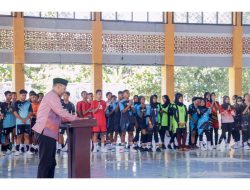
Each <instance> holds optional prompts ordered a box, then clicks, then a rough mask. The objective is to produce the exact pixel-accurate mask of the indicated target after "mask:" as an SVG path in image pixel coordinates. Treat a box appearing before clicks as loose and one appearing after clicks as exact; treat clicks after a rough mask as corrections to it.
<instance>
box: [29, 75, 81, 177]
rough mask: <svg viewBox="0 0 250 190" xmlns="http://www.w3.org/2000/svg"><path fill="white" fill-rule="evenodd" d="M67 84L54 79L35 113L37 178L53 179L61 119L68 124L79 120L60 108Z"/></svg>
mask: <svg viewBox="0 0 250 190" xmlns="http://www.w3.org/2000/svg"><path fill="white" fill-rule="evenodd" d="M67 84H68V81H67V80H65V79H62V78H54V79H53V87H52V90H51V91H50V92H48V93H47V94H46V95H45V96H44V98H43V100H42V102H41V104H40V106H39V109H38V112H37V120H36V124H35V125H34V127H33V130H34V131H35V138H36V140H37V142H38V145H39V159H40V161H39V165H38V171H37V177H38V178H53V177H54V173H55V166H56V159H55V156H56V141H57V139H58V136H59V126H60V124H61V121H62V119H63V120H65V121H69V122H70V121H74V120H76V119H79V118H77V117H76V116H75V115H71V114H70V113H68V112H67V111H65V110H64V109H63V107H62V104H61V96H62V95H63V94H64V93H65V91H66V87H67Z"/></svg>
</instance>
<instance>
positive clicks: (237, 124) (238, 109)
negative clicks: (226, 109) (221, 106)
mask: <svg viewBox="0 0 250 190" xmlns="http://www.w3.org/2000/svg"><path fill="white" fill-rule="evenodd" d="M233 107H234V110H235V116H234V125H233V128H232V136H233V139H234V141H235V144H234V145H233V148H234V149H237V148H240V147H241V144H240V130H241V120H242V112H243V111H244V110H243V109H244V105H243V99H242V97H237V98H236V101H235V105H234V106H233Z"/></svg>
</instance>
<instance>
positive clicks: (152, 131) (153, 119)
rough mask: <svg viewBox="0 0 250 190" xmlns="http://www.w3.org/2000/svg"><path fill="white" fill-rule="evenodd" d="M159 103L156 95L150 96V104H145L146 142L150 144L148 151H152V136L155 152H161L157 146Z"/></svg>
mask: <svg viewBox="0 0 250 190" xmlns="http://www.w3.org/2000/svg"><path fill="white" fill-rule="evenodd" d="M160 109H161V108H160V103H158V102H157V95H152V96H151V97H150V105H149V106H147V125H148V135H147V136H148V142H151V145H149V147H148V151H149V152H152V137H153V136H154V141H155V148H156V152H161V149H160V146H159V123H160V117H159V115H160V111H161V110H160Z"/></svg>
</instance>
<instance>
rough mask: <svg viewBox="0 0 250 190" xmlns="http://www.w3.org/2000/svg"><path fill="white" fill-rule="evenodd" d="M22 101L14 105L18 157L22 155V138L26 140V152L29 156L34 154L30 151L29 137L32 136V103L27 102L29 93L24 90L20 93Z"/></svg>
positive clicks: (16, 153)
mask: <svg viewBox="0 0 250 190" xmlns="http://www.w3.org/2000/svg"><path fill="white" fill-rule="evenodd" d="M19 94H20V100H17V101H16V102H15V105H14V115H15V117H16V131H17V142H16V152H15V155H16V156H18V155H19V154H20V153H21V148H22V147H23V145H22V144H21V140H22V138H24V147H23V148H24V151H25V152H27V153H28V154H33V153H32V152H31V151H30V144H29V141H30V139H29V136H30V134H31V126H30V124H31V122H30V117H31V116H32V106H31V102H29V101H27V100H26V97H27V91H26V90H24V89H22V90H20V91H19Z"/></svg>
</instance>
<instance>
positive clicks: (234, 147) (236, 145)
mask: <svg viewBox="0 0 250 190" xmlns="http://www.w3.org/2000/svg"><path fill="white" fill-rule="evenodd" d="M231 148H233V149H237V148H239V147H238V143H237V142H236V143H234V145H232V146H231Z"/></svg>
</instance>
